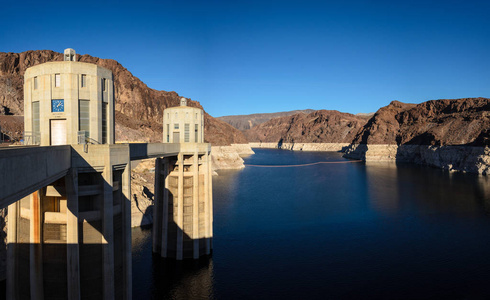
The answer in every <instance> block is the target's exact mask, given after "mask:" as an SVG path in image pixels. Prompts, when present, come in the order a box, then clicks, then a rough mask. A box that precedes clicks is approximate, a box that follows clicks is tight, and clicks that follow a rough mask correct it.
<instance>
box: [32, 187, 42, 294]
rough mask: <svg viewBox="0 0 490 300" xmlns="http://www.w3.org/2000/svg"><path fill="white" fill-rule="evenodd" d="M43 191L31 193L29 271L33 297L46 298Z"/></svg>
mask: <svg viewBox="0 0 490 300" xmlns="http://www.w3.org/2000/svg"><path fill="white" fill-rule="evenodd" d="M40 195H41V193H40V192H39V191H36V192H34V193H32V194H31V195H29V200H30V205H29V206H30V213H31V216H30V222H29V271H30V276H29V278H30V281H31V298H32V299H44V291H43V253H42V209H41V199H40V198H41V197H40Z"/></svg>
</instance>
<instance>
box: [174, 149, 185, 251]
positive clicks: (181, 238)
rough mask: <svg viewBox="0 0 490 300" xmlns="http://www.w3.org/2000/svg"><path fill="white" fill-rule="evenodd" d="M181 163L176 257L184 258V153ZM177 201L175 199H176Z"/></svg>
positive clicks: (180, 156) (181, 154) (180, 158)
mask: <svg viewBox="0 0 490 300" xmlns="http://www.w3.org/2000/svg"><path fill="white" fill-rule="evenodd" d="M178 164H179V178H178V185H179V186H178V192H177V195H178V196H177V201H178V202H177V203H178V204H177V222H176V223H177V254H176V259H177V260H182V259H183V255H184V253H183V248H184V154H183V153H179V155H178ZM174 202H175V199H174Z"/></svg>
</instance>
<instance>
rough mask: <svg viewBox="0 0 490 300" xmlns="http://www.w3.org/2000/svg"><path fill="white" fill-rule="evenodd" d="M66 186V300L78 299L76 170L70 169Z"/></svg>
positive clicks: (78, 263)
mask: <svg viewBox="0 0 490 300" xmlns="http://www.w3.org/2000/svg"><path fill="white" fill-rule="evenodd" d="M65 186H66V199H67V201H66V206H67V210H66V278H67V281H68V284H67V288H68V299H70V300H72V299H80V256H79V239H78V170H77V169H76V168H72V169H70V171H69V173H68V175H66V176H65Z"/></svg>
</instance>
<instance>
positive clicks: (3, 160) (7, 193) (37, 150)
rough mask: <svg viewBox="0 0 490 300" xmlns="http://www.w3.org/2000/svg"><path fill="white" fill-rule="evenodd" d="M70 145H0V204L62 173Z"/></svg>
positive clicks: (62, 174)
mask: <svg viewBox="0 0 490 300" xmlns="http://www.w3.org/2000/svg"><path fill="white" fill-rule="evenodd" d="M70 158H71V146H69V145H64V146H48V147H37V146H34V147H12V148H6V149H0V169H1V170H2V172H0V208H4V207H7V206H8V205H10V204H12V203H14V202H15V201H17V200H19V199H21V198H23V197H25V196H27V195H29V194H31V193H33V192H34V191H36V190H38V189H40V188H42V187H44V186H47V185H48V184H50V183H52V182H53V181H55V180H57V179H59V178H61V177H63V176H65V175H66V174H67V172H68V169H69V168H70V165H71V162H70Z"/></svg>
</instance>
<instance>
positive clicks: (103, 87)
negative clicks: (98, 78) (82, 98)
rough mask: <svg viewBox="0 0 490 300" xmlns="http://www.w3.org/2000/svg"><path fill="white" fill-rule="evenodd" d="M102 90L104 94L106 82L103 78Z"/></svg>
mask: <svg viewBox="0 0 490 300" xmlns="http://www.w3.org/2000/svg"><path fill="white" fill-rule="evenodd" d="M102 90H103V91H104V92H105V91H107V80H106V79H105V78H102Z"/></svg>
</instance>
